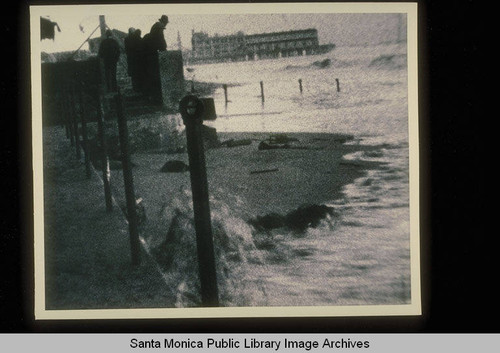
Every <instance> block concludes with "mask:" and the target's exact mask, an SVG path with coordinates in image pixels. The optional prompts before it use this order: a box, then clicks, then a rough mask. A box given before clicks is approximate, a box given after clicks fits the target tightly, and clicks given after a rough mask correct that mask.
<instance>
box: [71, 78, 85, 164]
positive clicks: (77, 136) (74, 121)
mask: <svg viewBox="0 0 500 353" xmlns="http://www.w3.org/2000/svg"><path fill="white" fill-rule="evenodd" d="M69 105H70V114H71V122H72V124H73V130H74V134H75V152H76V159H78V160H80V159H81V158H82V151H81V148H80V134H79V132H78V119H77V118H76V99H75V86H74V84H71V85H70V86H69Z"/></svg>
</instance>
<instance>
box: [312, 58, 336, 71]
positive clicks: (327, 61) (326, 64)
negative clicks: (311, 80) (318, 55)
mask: <svg viewBox="0 0 500 353" xmlns="http://www.w3.org/2000/svg"><path fill="white" fill-rule="evenodd" d="M312 64H313V66H316V67H319V68H321V69H323V68H325V67H329V66H330V65H331V64H332V61H331V60H330V59H325V60H321V61H315V62H313V63H312Z"/></svg>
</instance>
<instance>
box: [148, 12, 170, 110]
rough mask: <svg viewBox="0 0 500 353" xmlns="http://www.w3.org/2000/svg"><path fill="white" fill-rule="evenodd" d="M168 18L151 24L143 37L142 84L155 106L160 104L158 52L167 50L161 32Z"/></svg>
mask: <svg viewBox="0 0 500 353" xmlns="http://www.w3.org/2000/svg"><path fill="white" fill-rule="evenodd" d="M167 24H168V17H167V16H165V15H162V16H161V18H160V19H159V20H158V22H156V23H155V24H153V26H152V27H151V30H150V31H149V33H148V34H146V35H145V36H144V39H143V43H144V53H145V61H144V63H145V65H146V75H145V76H146V81H145V82H144V85H145V89H146V93H147V94H148V95H149V97H150V99H151V101H153V102H154V103H156V104H162V103H163V100H162V94H161V81H160V63H159V60H158V51H165V50H167V42H166V41H165V36H164V34H163V31H164V30H165V28H166V27H167Z"/></svg>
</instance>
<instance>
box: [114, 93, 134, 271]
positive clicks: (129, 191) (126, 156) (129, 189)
mask: <svg viewBox="0 0 500 353" xmlns="http://www.w3.org/2000/svg"><path fill="white" fill-rule="evenodd" d="M114 99H115V104H116V118H117V120H118V134H119V139H120V149H121V154H122V171H123V183H124V184H125V200H126V203H127V219H128V227H129V233H130V234H129V235H130V255H131V260H132V265H134V266H137V265H139V264H140V263H141V257H140V250H141V248H140V243H139V229H138V221H137V212H136V208H135V205H136V200H135V192H134V179H133V176H132V165H131V163H130V153H129V148H128V128H127V120H126V119H125V114H124V112H123V102H122V97H121V94H120V93H119V92H118V93H117V94H116V96H115V97H114Z"/></svg>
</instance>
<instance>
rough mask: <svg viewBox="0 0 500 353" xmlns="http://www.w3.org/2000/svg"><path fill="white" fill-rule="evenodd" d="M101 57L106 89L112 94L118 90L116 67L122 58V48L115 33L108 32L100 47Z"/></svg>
mask: <svg viewBox="0 0 500 353" xmlns="http://www.w3.org/2000/svg"><path fill="white" fill-rule="evenodd" d="M98 55H99V57H100V58H101V60H102V61H103V64H104V79H105V83H106V88H107V89H108V91H110V92H116V91H117V90H118V84H117V82H116V66H117V64H118V59H119V58H120V46H119V45H118V42H117V41H116V40H115V39H114V38H113V33H112V32H111V31H110V30H107V31H106V38H105V39H103V40H102V42H101V44H100V45H99V53H98Z"/></svg>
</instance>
